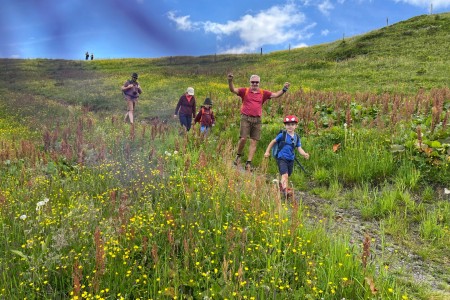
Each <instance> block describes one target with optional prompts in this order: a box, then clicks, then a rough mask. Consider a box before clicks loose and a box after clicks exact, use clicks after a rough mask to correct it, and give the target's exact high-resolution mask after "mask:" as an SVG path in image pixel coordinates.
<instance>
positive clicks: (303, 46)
mask: <svg viewBox="0 0 450 300" xmlns="http://www.w3.org/2000/svg"><path fill="white" fill-rule="evenodd" d="M306 47H309V46H308V45H307V44H305V43H300V44H297V45H294V46H292V49H295V48H306Z"/></svg>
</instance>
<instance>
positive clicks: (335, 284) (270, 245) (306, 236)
mask: <svg viewBox="0 0 450 300" xmlns="http://www.w3.org/2000/svg"><path fill="white" fill-rule="evenodd" d="M76 110H77V109H74V114H78V117H75V116H74V117H73V123H72V121H70V122H69V123H68V124H67V126H65V127H58V128H55V129H54V131H51V132H44V133H43V135H42V140H41V141H39V140H37V141H34V139H33V134H31V133H29V134H30V136H29V137H28V136H27V133H26V132H23V133H22V134H21V136H20V140H17V139H15V138H13V137H11V136H8V135H2V140H3V143H2V149H1V154H2V165H1V173H0V174H1V194H0V201H1V202H0V203H1V221H2V222H1V226H2V233H3V234H2V243H1V248H2V249H1V250H2V253H4V255H3V256H2V257H1V273H2V280H1V283H0V298H2V299H68V298H70V299H308V298H310V299H320V298H323V299H343V298H346V299H378V298H380V299H402V298H403V299H407V295H406V294H405V293H404V292H402V289H401V288H399V287H398V285H397V284H396V283H395V280H394V279H393V277H392V275H391V274H389V271H388V269H387V268H381V269H379V270H378V271H376V269H377V266H376V265H375V264H373V263H371V262H370V261H369V259H368V258H367V257H365V256H364V251H366V252H367V251H368V248H367V249H366V250H364V249H365V248H364V246H363V244H361V245H359V244H350V243H349V241H348V240H347V239H346V238H345V236H342V237H330V236H328V235H327V232H326V229H325V226H324V225H323V224H322V222H318V223H317V224H310V223H308V222H307V221H306V216H305V211H306V210H305V207H303V206H302V203H301V201H299V202H286V201H285V200H284V199H282V197H281V196H280V194H279V192H278V189H277V188H276V187H277V186H276V185H274V184H272V183H271V182H268V181H267V179H266V177H265V176H263V175H262V174H246V173H243V172H241V171H240V170H237V169H235V168H233V167H231V159H232V155H231V153H232V145H231V144H230V143H229V142H227V141H219V142H218V141H217V140H216V139H213V138H211V139H208V140H206V141H205V140H204V139H203V137H201V136H200V135H198V134H192V135H184V136H178V134H177V133H178V131H177V130H174V128H170V127H169V126H167V125H164V124H163V123H154V124H139V125H136V127H135V128H134V132H130V126H129V125H127V124H123V123H122V122H118V121H117V119H116V118H115V117H112V118H110V119H98V118H96V116H95V115H93V114H92V113H90V112H86V111H84V112H83V111H76ZM7 118H8V117H7V116H2V119H3V120H5V119H6V120H7ZM5 123H8V122H5ZM5 123H2V124H5ZM2 126H5V125H2ZM223 153H228V154H226V155H223ZM219 157H221V158H222V159H219ZM369 244H370V241H365V244H364V245H366V246H365V247H368V245H369ZM367 253H368V252H367Z"/></svg>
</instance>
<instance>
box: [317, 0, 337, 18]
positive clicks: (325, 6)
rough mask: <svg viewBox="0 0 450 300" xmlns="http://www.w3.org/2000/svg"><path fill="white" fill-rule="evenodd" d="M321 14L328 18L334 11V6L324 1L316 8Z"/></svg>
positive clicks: (327, 0)
mask: <svg viewBox="0 0 450 300" xmlns="http://www.w3.org/2000/svg"><path fill="white" fill-rule="evenodd" d="M317 7H318V8H319V10H320V12H321V13H323V14H324V15H326V16H328V15H329V14H330V11H331V10H333V9H334V5H333V4H332V3H331V2H330V1H329V0H325V1H323V2H322V3H320V4H319V5H318V6H317Z"/></svg>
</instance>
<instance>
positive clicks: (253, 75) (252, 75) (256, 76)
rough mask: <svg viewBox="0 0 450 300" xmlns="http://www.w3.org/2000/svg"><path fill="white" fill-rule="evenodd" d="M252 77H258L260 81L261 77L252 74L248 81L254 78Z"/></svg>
mask: <svg viewBox="0 0 450 300" xmlns="http://www.w3.org/2000/svg"><path fill="white" fill-rule="evenodd" d="M254 77H258V81H261V78H260V77H259V76H258V75H256V74H253V75H252V76H250V81H252V78H254Z"/></svg>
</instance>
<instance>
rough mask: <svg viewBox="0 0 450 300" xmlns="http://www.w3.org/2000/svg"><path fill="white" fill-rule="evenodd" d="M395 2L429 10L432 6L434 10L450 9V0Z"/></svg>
mask: <svg viewBox="0 0 450 300" xmlns="http://www.w3.org/2000/svg"><path fill="white" fill-rule="evenodd" d="M395 2H403V3H406V4H411V5H415V6H418V7H425V8H428V7H430V5H431V4H432V5H433V8H436V9H438V8H446V7H450V1H449V0H395Z"/></svg>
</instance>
